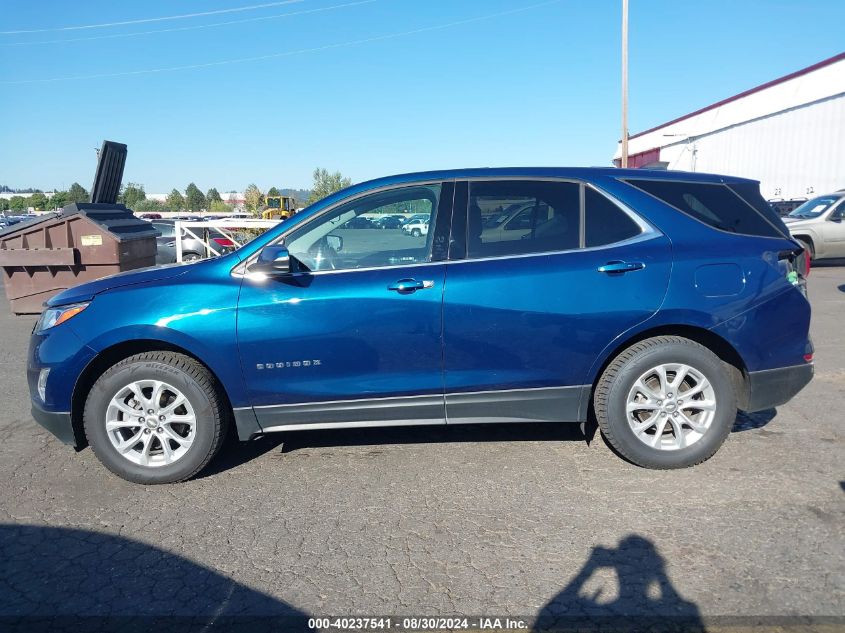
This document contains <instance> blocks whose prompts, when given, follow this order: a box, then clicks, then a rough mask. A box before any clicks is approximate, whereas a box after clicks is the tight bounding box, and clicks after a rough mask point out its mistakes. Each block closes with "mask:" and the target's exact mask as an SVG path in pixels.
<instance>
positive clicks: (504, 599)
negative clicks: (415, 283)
mask: <svg viewBox="0 0 845 633" xmlns="http://www.w3.org/2000/svg"><path fill="white" fill-rule="evenodd" d="M408 239H409V240H410V239H411V238H408ZM810 295H811V300H812V303H813V309H814V315H813V326H812V332H813V338H814V341H815V344H816V368H817V371H816V377H815V379H814V381H813V382H812V383H811V384H810V385H809V386H808V387H807V388H806V389H805V390H804V391H803V392H802V393H801V394H800V395H799V396H798V397H796V398H795V399H794V400H793V401H792V402H790V403H789V404H787V405H785V406H783V407H781V408H779V409H778V410H777V411H774V410H773V411H768V412H764V413H759V414H755V415H753V416H740V418H739V419H738V420H737V423H736V426H735V429H734V433H733V434H732V435H731V437H730V438H729V439H728V441H727V443H726V444H725V445H724V447H723V448H722V449H721V450H720V452H719V453H717V455H716V456H715V457H714V458H712V459H711V460H710V461H708V462H706V463H704V464H703V465H701V466H698V467H696V468H693V469H686V470H681V471H666V472H657V471H649V470H644V469H640V468H637V467H635V466H632V465H630V464H628V463H626V462H625V461H623V460H621V459H620V458H618V457H617V456H615V455H614V454H613V453H612V452H611V450H610V449H609V448H608V447H607V445H606V444H605V443H604V442H603V441H602V440H601V438H600V437H598V436H597V437H594V438H593V441H592V442H591V443H590V444H589V445H588V444H587V443H586V442H585V441H584V438H583V436H582V434H581V432H580V430H579V428H578V426H577V425H571V426H561V425H524V426H519V425H492V426H471V427H449V428H442V427H441V428H425V427H417V428H405V429H384V430H379V429H363V430H346V431H325V432H323V431H311V432H299V433H287V434H282V435H277V436H273V437H268V438H263V439H259V440H257V441H255V442H253V443H251V444H248V445H236V444H234V443H232V444H231V445H230V446H228V447H227V448H226V449H224V453H223V454H222V455H221V456H220V457H218V459H217V460H216V461H215V463H214V464H213V465H212V467H211V468H210V469H209V470H207V471H206V472H204V473H203V474H202V475H201V476H200V477H199V478H197V479H195V480H193V481H189V482H187V483H184V484H178V485H167V486H158V487H144V486H137V485H133V484H130V483H127V482H125V481H123V480H121V479H118V478H117V477H115V476H112V475H110V474H109V473H108V472H106V471H105V470H104V469H103V468H102V467H101V466H100V465H99V463H98V462H97V460H96V459H95V458H94V456H93V454H92V453H91V451H90V450H88V449H86V450H84V451H82V452H80V453H75V452H74V451H73V450H72V449H70V448H68V447H65V446H63V445H61V444H60V443H59V442H58V441H57V440H56V439H54V438H53V437H52V436H51V435H49V434H48V433H47V432H46V431H43V430H42V429H41V428H40V427H38V426H37V425H36V424H35V423H34V422H33V421H32V420H31V418H30V415H29V396H28V393H27V388H26V381H25V373H24V364H25V351H26V346H27V340H28V336H29V332H30V330H31V328H32V325H33V322H34V317H13V316H11V315H10V314H9V310H8V306H7V305H6V303H5V300H3V301H2V303H0V323H2V325H0V354H2V367H1V368H0V372H2V374H0V376H2V381H1V383H2V385H3V387H4V391H5V395H4V396H3V399H2V408H0V514H2V516H0V616H23V615H27V616H31V615H38V616H42V617H51V616H56V615H58V616H62V615H86V616H110V617H115V616H116V617H121V616H137V615H146V616H156V615H162V616H164V615H182V616H199V617H201V618H204V619H215V618H220V617H243V616H265V615H275V616H290V615H301V614H306V615H308V616H327V615H353V614H355V615H377V614H383V615H387V614H394V615H396V614H400V615H423V614H426V615H444V616H454V615H476V616H478V615H487V614H491V615H497V616H502V617H504V616H513V617H525V616H527V617H535V616H543V617H548V618H555V617H557V616H564V617H568V616H572V615H576V616H579V615H592V616H607V617H610V618H614V617H617V616H629V615H644V616H683V617H685V618H691V619H700V620H701V621H703V622H704V623H705V624H707V625H708V627H711V628H713V629H716V630H718V629H719V628H720V627H727V626H734V625H736V626H746V625H747V626H752V625H754V624H755V623H759V622H768V625H767V626H774V625H777V626H783V627H785V629H789V628H790V627H793V626H796V627H797V626H799V625H800V626H808V627H809V626H810V625H812V626H815V627H821V628H822V629H824V630H841V627H842V626H843V622H845V621H843V620H842V619H841V616H842V615H843V613H845V606H844V604H845V603H843V587H845V548H843V543H844V542H845V539H843V536H845V533H844V532H845V530H843V526H845V522H843V510H845V469H843V463H845V450H843V447H844V446H845V444H844V443H843V440H844V439H845V438H844V437H843V409H842V407H843V402H844V400H843V397H845V327H843V325H845V323H843V316H845V266H841V265H822V266H818V267H816V268H814V269H813V272H812V275H811V277H810ZM233 362H235V359H233ZM723 616H731V617H734V616H742V617H748V616H751V619H747V620H732V619H721V618H722V617H723ZM761 616H767V617H771V616H810V617H812V618H816V619H813V620H809V621H808V620H803V621H796V620H783V621H781V620H777V621H764V620H760V619H759V618H760V617H761ZM834 616H840V619H830V618H833V617H834ZM547 621H553V620H547ZM766 630H770V629H766ZM801 630H805V629H801Z"/></svg>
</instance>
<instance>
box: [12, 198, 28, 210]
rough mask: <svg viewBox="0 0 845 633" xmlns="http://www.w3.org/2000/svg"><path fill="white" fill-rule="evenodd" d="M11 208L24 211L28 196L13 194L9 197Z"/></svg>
mask: <svg viewBox="0 0 845 633" xmlns="http://www.w3.org/2000/svg"><path fill="white" fill-rule="evenodd" d="M9 208H10V209H11V210H12V211H17V212H18V213H20V212H21V211H24V210H25V209H26V198H24V197H23V196H12V197H11V198H10V199H9Z"/></svg>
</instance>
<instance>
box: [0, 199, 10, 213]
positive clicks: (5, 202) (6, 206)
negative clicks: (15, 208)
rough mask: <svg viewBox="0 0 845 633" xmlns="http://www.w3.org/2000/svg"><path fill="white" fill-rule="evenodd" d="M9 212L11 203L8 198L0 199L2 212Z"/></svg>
mask: <svg viewBox="0 0 845 633" xmlns="http://www.w3.org/2000/svg"><path fill="white" fill-rule="evenodd" d="M8 210H9V201H8V200H6V198H0V211H8Z"/></svg>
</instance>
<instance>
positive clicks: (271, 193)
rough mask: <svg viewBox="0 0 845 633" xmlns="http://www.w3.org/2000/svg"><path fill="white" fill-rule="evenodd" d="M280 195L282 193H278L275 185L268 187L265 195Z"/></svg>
mask: <svg viewBox="0 0 845 633" xmlns="http://www.w3.org/2000/svg"><path fill="white" fill-rule="evenodd" d="M280 195H282V194H280V193H279V190H278V189H276V188H275V187H270V191H268V192H267V197H268V198H269V197H270V196H280Z"/></svg>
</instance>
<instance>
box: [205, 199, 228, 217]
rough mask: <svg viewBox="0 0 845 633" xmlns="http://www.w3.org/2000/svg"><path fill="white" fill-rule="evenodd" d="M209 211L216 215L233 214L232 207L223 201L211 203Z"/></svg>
mask: <svg viewBox="0 0 845 633" xmlns="http://www.w3.org/2000/svg"><path fill="white" fill-rule="evenodd" d="M208 210H209V211H211V212H212V213H216V214H220V213H231V212H232V205H231V204H226V203H225V202H223V201H222V200H212V201H211V203H210V204H209V205H208Z"/></svg>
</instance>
